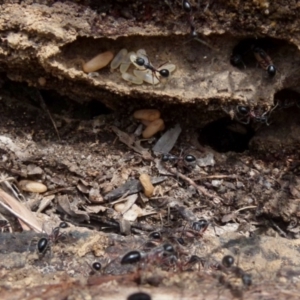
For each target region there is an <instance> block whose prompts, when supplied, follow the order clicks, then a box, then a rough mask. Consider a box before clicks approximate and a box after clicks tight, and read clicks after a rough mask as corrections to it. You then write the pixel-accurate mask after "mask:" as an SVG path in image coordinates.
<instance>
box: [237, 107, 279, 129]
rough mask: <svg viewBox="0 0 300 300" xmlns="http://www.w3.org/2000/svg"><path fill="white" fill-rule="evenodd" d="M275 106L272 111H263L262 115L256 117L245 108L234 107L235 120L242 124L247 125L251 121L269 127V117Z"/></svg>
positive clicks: (250, 110) (251, 111)
mask: <svg viewBox="0 0 300 300" xmlns="http://www.w3.org/2000/svg"><path fill="white" fill-rule="evenodd" d="M277 105H278V104H276V105H275V106H274V107H273V108H272V109H270V110H267V111H265V112H264V113H263V114H262V115H260V116H259V115H257V114H256V113H255V112H254V110H252V109H250V108H249V107H247V106H241V105H238V106H237V107H236V112H235V118H236V119H237V121H238V122H240V123H242V124H249V123H250V121H251V120H254V121H255V122H259V123H265V124H266V125H270V123H269V117H270V115H271V113H272V111H273V110H274V109H275V108H276V107H277Z"/></svg>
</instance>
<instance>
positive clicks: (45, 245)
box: [29, 222, 64, 255]
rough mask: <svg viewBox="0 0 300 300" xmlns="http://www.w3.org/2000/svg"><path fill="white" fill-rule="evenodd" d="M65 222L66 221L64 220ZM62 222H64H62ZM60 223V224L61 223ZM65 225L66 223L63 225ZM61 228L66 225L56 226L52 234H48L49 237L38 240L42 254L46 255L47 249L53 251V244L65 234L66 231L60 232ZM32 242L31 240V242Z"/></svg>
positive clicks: (39, 250)
mask: <svg viewBox="0 0 300 300" xmlns="http://www.w3.org/2000/svg"><path fill="white" fill-rule="evenodd" d="M63 223H64V222H63ZM61 224H62V223H61ZM61 224H60V225H61ZM63 226H64V225H63ZM60 228H64V227H55V228H54V229H53V230H52V232H51V234H50V235H48V237H42V238H40V239H39V240H38V242H37V250H38V253H39V254H40V255H44V254H45V253H46V251H47V250H50V251H51V244H55V243H57V242H58V240H59V239H60V238H61V237H62V236H64V233H61V232H60ZM30 244H31V242H30ZM29 247H30V245H29Z"/></svg>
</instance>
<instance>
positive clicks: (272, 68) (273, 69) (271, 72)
mask: <svg viewBox="0 0 300 300" xmlns="http://www.w3.org/2000/svg"><path fill="white" fill-rule="evenodd" d="M267 72H268V74H269V76H270V77H273V76H275V74H276V67H275V66H274V65H269V66H268V68H267Z"/></svg>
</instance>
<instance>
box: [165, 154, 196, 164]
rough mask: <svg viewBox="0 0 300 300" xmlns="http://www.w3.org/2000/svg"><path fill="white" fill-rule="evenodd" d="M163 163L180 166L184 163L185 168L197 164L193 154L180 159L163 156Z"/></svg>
mask: <svg viewBox="0 0 300 300" xmlns="http://www.w3.org/2000/svg"><path fill="white" fill-rule="evenodd" d="M161 161H162V162H164V163H166V162H170V163H172V164H178V163H179V162H180V161H182V162H183V163H184V164H185V166H189V165H194V164H195V163H196V157H195V156H194V155H191V154H187V155H185V156H184V157H181V156H179V157H178V156H175V155H172V154H163V155H162V157H161Z"/></svg>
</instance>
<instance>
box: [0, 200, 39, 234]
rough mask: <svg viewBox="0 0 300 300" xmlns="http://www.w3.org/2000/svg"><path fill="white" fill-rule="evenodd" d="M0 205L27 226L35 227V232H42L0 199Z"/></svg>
mask: <svg viewBox="0 0 300 300" xmlns="http://www.w3.org/2000/svg"><path fill="white" fill-rule="evenodd" d="M0 205H2V206H3V207H4V208H5V209H7V210H8V211H9V212H10V213H12V214H13V215H14V216H16V217H17V218H18V219H21V220H22V221H23V222H24V223H26V224H27V225H28V226H29V227H31V228H33V229H35V230H36V231H37V232H43V231H42V230H41V229H40V228H38V227H36V226H35V225H34V224H32V223H31V222H30V221H28V220H26V219H25V218H24V217H22V216H21V215H19V214H18V213H16V212H15V211H14V210H12V209H11V208H10V207H9V206H8V205H6V204H4V203H3V202H1V201H0Z"/></svg>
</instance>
